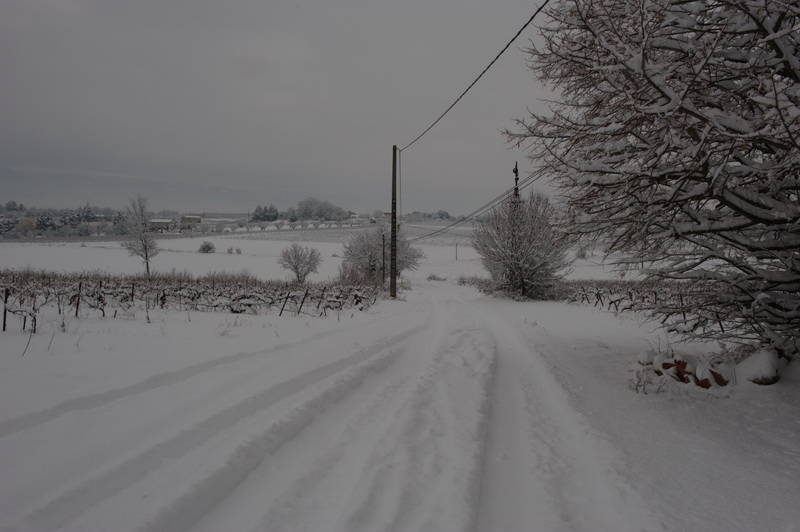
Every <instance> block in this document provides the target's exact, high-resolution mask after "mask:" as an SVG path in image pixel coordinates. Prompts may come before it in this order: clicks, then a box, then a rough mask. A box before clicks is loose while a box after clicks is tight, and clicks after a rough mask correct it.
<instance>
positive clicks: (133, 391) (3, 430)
mask: <svg viewBox="0 0 800 532" xmlns="http://www.w3.org/2000/svg"><path fill="white" fill-rule="evenodd" d="M392 317H393V318H396V316H392ZM386 319H389V317H381V318H378V319H377V320H376V321H378V322H379V321H383V320H386ZM365 326H366V325H365ZM351 329H352V328H349V329H347V330H344V331H342V330H335V331H327V332H321V333H317V334H314V335H312V336H310V337H308V338H304V339H303V340H300V341H297V342H288V343H285V344H280V345H276V346H274V347H271V348H269V349H265V350H263V351H255V352H251V353H236V354H234V355H226V356H223V357H220V358H215V359H213V360H208V361H206V362H200V363H198V364H192V365H191V366H186V367H184V368H181V369H178V370H174V371H165V372H162V373H158V374H156V375H153V376H151V377H148V378H146V379H144V380H142V381H139V382H136V383H133V384H130V385H128V386H123V387H120V388H115V389H112V390H106V391H104V392H100V393H95V394H91V395H84V396H81V397H75V398H73V399H69V400H67V401H64V402H61V403H59V404H57V405H54V406H52V407H50V408H47V409H44V410H39V411H36V412H30V413H28V414H23V415H21V416H18V417H15V418H12V419H7V420H5V421H0V438H3V437H5V436H9V435H11V434H15V433H17V432H20V431H23V430H27V429H30V428H33V427H37V426H39V425H41V424H43V423H47V422H48V421H51V420H53V419H56V418H59V417H61V416H63V415H65V414H69V413H70V412H75V411H78V410H89V409H92V408H98V407H101V406H104V405H107V404H109V403H112V402H114V401H117V400H119V399H122V398H125V397H130V396H133V395H138V394H141V393H145V392H148V391H150V390H154V389H156V388H161V387H164V386H170V385H173V384H176V383H178V382H181V381H184V380H187V379H190V378H192V377H194V376H196V375H200V374H203V373H206V372H209V371H212V370H214V369H217V368H219V367H221V366H226V365H229V364H235V363H237V362H241V361H244V360H249V359H252V358H255V357H259V356H265V355H270V354H273V353H278V352H281V351H285V350H287V349H291V348H295V347H298V346H301V345H304V344H310V343H313V342H317V341H320V340H323V339H325V338H328V337H331V336H337V335H344V334H350V333H351Z"/></svg>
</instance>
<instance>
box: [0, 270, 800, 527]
mask: <svg viewBox="0 0 800 532" xmlns="http://www.w3.org/2000/svg"><path fill="white" fill-rule="evenodd" d="M404 295H405V300H402V301H388V302H384V303H381V304H380V306H379V308H380V309H381V310H380V311H379V312H376V313H374V314H373V315H372V316H371V317H369V318H368V319H364V320H360V321H358V320H356V321H355V322H352V323H349V322H347V321H343V322H342V323H341V326H338V327H335V328H331V329H328V330H325V331H321V332H316V333H314V332H310V333H308V334H306V335H304V336H302V337H299V338H295V339H293V340H291V341H287V342H284V343H280V344H278V343H275V342H272V343H271V346H270V347H269V348H267V349H262V350H255V351H251V352H242V353H237V354H226V355H224V356H219V357H216V358H214V357H212V358H209V359H207V360H204V361H202V362H197V363H194V364H189V365H185V366H183V367H180V368H177V369H172V370H167V371H161V372H159V373H156V374H153V375H150V376H149V377H147V378H143V379H141V380H139V381H137V382H133V383H130V384H127V385H124V386H119V387H115V388H112V389H108V390H105V391H103V392H99V393H94V394H87V395H83V396H78V397H71V398H69V399H66V400H63V401H61V402H58V403H57V404H53V405H50V406H48V407H46V408H40V409H38V410H35V411H31V412H26V413H24V414H20V415H18V416H15V417H11V418H8V419H4V420H2V421H0V460H2V462H1V464H0V465H2V475H3V478H4V480H3V481H2V491H1V492H0V529H2V530H3V531H4V532H5V531H12V530H14V531H26V532H27V531H44V530H69V531H115V532H123V531H128V530H130V531H134V530H141V531H165V532H166V531H169V532H174V531H181V530H193V531H204V532H214V531H244V532H247V531H256V530H269V531H272V530H275V531H282V530H286V531H296V530H309V531H361V530H363V531H383V530H387V531H388V530H398V531H406V530H420V531H433V530H442V531H460V530H463V531H472V530H478V531H501V530H504V531H523V530H533V531H536V530H608V531H612V530H613V531H627V530H672V529H684V527H691V526H694V527H699V528H700V529H705V530H737V529H741V530H748V529H750V526H751V525H755V524H759V523H760V524H762V525H763V524H765V523H766V525H765V527H764V529H771V530H777V529H783V530H792V529H794V528H792V527H796V526H797V524H796V523H798V522H800V521H796V520H794V517H795V516H796V510H795V509H794V508H791V507H790V506H791V501H792V500H796V498H797V497H798V495H800V488H798V484H797V483H796V482H795V480H794V479H796V478H797V473H798V472H800V471H799V469H800V467H798V463H800V457H798V454H797V453H796V452H795V454H791V453H792V452H793V449H795V448H796V447H795V446H794V445H793V444H791V443H790V442H789V441H788V439H787V441H786V443H785V445H783V444H781V443H780V442H777V443H776V442H775V441H772V444H773V445H774V447H773V448H769V449H767V450H766V451H765V452H764V454H763V456H760V457H754V456H753V457H751V458H752V460H753V464H751V465H750V466H747V465H744V466H742V465H741V464H736V466H735V467H734V468H730V469H729V470H727V471H726V470H720V468H723V469H724V468H725V467H726V466H730V464H731V463H732V461H734V460H737V459H742V460H744V459H745V458H746V457H747V456H748V447H747V444H748V443H747V441H745V444H744V445H730V446H729V447H727V448H726V447H724V446H722V447H720V446H719V445H720V444H722V443H724V442H718V441H706V440H708V439H709V438H718V439H724V438H726V437H728V436H729V435H730V436H734V435H735V434H736V431H737V428H736V427H734V426H731V427H728V426H726V425H725V424H724V423H723V424H722V425H721V426H717V427H715V428H713V429H708V430H705V429H704V428H703V427H697V430H696V431H680V430H678V431H676V432H675V434H671V433H670V429H671V427H670V426H669V423H672V422H673V421H674V420H675V419H676V417H675V416H674V415H673V414H672V413H671V412H674V407H675V405H674V404H672V405H671V407H672V408H666V407H665V404H666V405H667V406H670V403H669V402H668V401H665V400H664V399H663V397H662V398H659V397H655V398H645V396H637V395H635V394H633V392H631V391H630V390H628V389H627V387H626V384H625V380H626V378H627V377H626V375H625V374H623V373H620V372H619V371H618V370H619V367H620V365H622V366H624V362H620V361H621V360H623V359H625V358H628V359H629V358H630V357H631V354H632V353H633V352H635V351H636V350H637V349H644V348H646V347H647V345H648V344H647V338H646V337H645V334H644V332H643V331H641V330H639V329H637V328H636V324H635V323H633V322H625V321H623V320H619V319H617V318H615V317H614V316H612V315H610V314H607V313H599V312H598V311H593V310H590V309H583V308H579V307H568V306H566V305H561V304H547V303H542V304H531V303H527V304H524V305H526V306H523V304H517V303H514V302H503V301H498V300H493V299H490V298H484V297H481V296H479V295H478V294H477V293H476V292H474V291H473V290H471V289H469V288H464V287H458V286H456V285H454V284H452V283H448V284H437V283H433V282H428V283H422V284H420V286H418V287H416V288H415V289H414V290H413V291H411V292H407V293H405V294H404ZM167 355H168V354H165V356H167ZM601 357H602V359H601ZM587 360H588V362H587ZM606 367H607V368H609V369H608V371H606V372H605V373H604V370H603V368H606ZM795 389H796V388H795ZM773 399H774V400H784V401H794V400H796V398H795V399H794V400H793V399H790V398H788V399H787V398H783V399H781V398H780V397H778V398H777V399H776V398H773ZM631 405H632V406H631ZM791 405H793V406H795V407H796V406H797V404H796V402H793V403H791V404H790V406H791ZM728 406H730V405H728ZM715 407H716V405H710V407H707V408H705V409H703V408H701V410H702V411H703V412H705V414H706V415H713V413H714V412H713V410H714V408H715ZM683 414H685V415H686V417H685V418H681V419H684V420H685V421H686V422H687V423H689V424H692V423H698V421H697V420H698V419H700V414H692V413H688V412H681V415H683ZM786 417H787V421H782V422H784V423H791V421H788V419H790V418H791V417H792V416H786ZM725 419H727V418H725ZM795 425H796V422H795ZM659 427H661V430H659ZM784 428H786V430H787V431H788V432H787V434H789V435H791V433H792V431H793V430H795V428H796V426H789V427H784ZM726 431H727V432H726ZM795 434H796V433H795ZM773 436H775V431H774V430H772V432H771V433H770V434H768V437H769V439H771V440H774V438H773ZM759 437H760V436H759ZM749 438H751V439H752V438H754V436H749ZM789 439H790V438H789ZM748 441H749V440H748ZM703 442H706V443H707V444H708V445H709V446H711V447H713V449H714V451H713V452H710V451H708V450H706V449H703V448H691V446H693V445H702V444H703ZM759 442H760V440H753V445H756V444H760V443H759ZM676 444H681V445H683V446H688V447H689V448H688V449H687V448H682V449H678V450H677V451H676V450H675V449H673V450H672V451H669V452H670V453H671V454H670V456H669V460H665V461H663V462H659V461H658V456H657V454H658V453H659V452H661V451H663V450H668V449H671V448H672V447H673V446H674V445H676ZM653 453H656V455H655V456H654V455H653ZM697 453H700V456H701V457H702V459H701V460H699V461H695V462H693V458H692V456H695V455H696V454H697ZM781 453H786V454H785V456H783V462H782V464H780V463H778V460H779V459H780V457H781ZM676 454H677V456H679V457H681V458H682V459H683V460H684V462H683V463H674V462H673V463H671V460H673V459H674V457H675V456H676ZM773 459H775V463H773V462H772V461H771V460H773ZM698 465H699V469H700V472H701V473H702V474H701V475H699V476H698V478H697V479H694V478H693V477H692V476H691V475H692V471H696V470H697V469H698ZM765 467H768V468H770V470H769V471H767V472H766V473H765V472H764V471H763V469H764V468H765ZM709 473H714V474H715V475H717V478H716V479H715V481H711V480H709V479H708V478H707V477H706V474H709ZM668 474H672V475H674V476H673V477H671V478H670V479H668V481H669V484H668V485H666V486H663V485H660V484H659V478H661V479H663V477H664V475H668ZM754 475H755V476H757V477H759V478H762V479H763V478H764V476H765V475H768V482H767V485H768V486H769V487H768V488H766V489H768V490H769V492H768V493H766V494H763V495H757V496H752V494H751V495H748V494H747V491H746V489H747V488H746V486H747V484H749V485H750V486H752V482H754V481H755V482H756V484H757V487H760V488H764V486H760V485H759V484H758V482H759V478H755V479H754V478H753V476H754ZM742 476H744V478H742ZM765 480H766V479H765ZM704 481H705V482H706V484H704V483H703V482H704ZM720 482H722V483H724V486H725V488H724V490H725V494H727V497H728V499H727V501H728V502H727V503H724V504H723V505H722V507H720V506H719V505H717V507H716V508H717V510H718V511H720V512H722V514H724V515H708V514H707V513H705V512H707V511H708V509H709V508H712V509H713V508H714V505H715V501H716V499H717V498H722V496H723V495H725V494H722V495H720V496H717V495H715V494H713V493H709V489H710V490H711V491H712V492H713V489H714V487H715V486H719V485H720ZM738 490H742V491H741V492H739V491H738ZM702 497H709V498H711V501H710V502H709V503H708V504H704V503H703V502H702V501H700V500H699V499H700V498H702ZM767 501H768V502H767ZM751 503H752V504H753V506H751V507H750V508H747V506H748V505H749V504H751ZM764 504H770V505H774V507H776V508H782V510H781V511H779V512H777V513H775V512H772V514H771V515H763V516H760V515H759V513H760V512H764V510H765V508H764V507H763V505H764ZM743 506H744V507H743ZM673 507H674V509H675V511H673ZM787 507H789V508H788V509H787ZM737 512H738V513H737ZM748 519H749V520H748Z"/></svg>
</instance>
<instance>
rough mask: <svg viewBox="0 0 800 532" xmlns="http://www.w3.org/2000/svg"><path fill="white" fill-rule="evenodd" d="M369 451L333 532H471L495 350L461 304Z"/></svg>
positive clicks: (451, 308)
mask: <svg viewBox="0 0 800 532" xmlns="http://www.w3.org/2000/svg"><path fill="white" fill-rule="evenodd" d="M447 307H448V308H447V314H448V316H447V319H448V324H447V327H446V329H445V331H444V334H443V335H442V336H441V338H440V340H439V342H438V345H436V346H435V347H434V348H433V350H432V353H433V356H432V358H431V361H430V364H429V365H428V366H427V367H426V368H425V370H424V371H423V372H422V373H421V375H420V376H419V377H418V378H417V380H416V383H415V386H414V387H413V389H412V391H411V395H410V397H408V398H407V399H406V401H405V402H404V403H403V404H401V405H400V408H398V410H397V411H396V413H395V415H394V419H395V422H394V423H393V424H392V425H391V426H390V427H389V428H388V430H387V431H386V432H385V433H384V434H383V436H382V437H381V438H380V440H379V441H378V442H377V445H375V446H374V450H373V451H372V453H371V454H370V456H369V458H368V460H367V462H366V464H365V466H364V469H363V471H362V473H361V482H360V483H359V484H358V485H357V486H356V487H355V490H354V494H355V496H354V497H353V499H352V501H351V504H350V505H349V508H347V509H346V511H345V512H344V514H343V519H342V521H341V523H342V526H341V527H340V528H338V530H348V531H349V530H382V531H399V530H420V531H427V530H448V531H459V530H461V531H467V530H472V529H473V526H474V522H475V517H476V512H477V507H478V499H479V496H480V484H481V482H480V479H481V474H482V467H483V454H484V445H485V435H486V429H487V422H488V414H489V402H490V391H491V387H492V382H493V380H494V372H495V365H496V350H495V346H494V344H493V342H492V341H491V339H490V338H487V336H486V334H485V332H484V331H483V328H482V327H481V326H480V324H479V320H476V319H475V315H474V313H473V312H472V311H470V309H469V308H467V307H464V306H463V305H462V302H461V301H457V300H456V301H453V300H450V301H448V302H447Z"/></svg>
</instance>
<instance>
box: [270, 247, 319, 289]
mask: <svg viewBox="0 0 800 532" xmlns="http://www.w3.org/2000/svg"><path fill="white" fill-rule="evenodd" d="M321 263H322V254H321V253H320V252H319V250H317V249H314V248H312V247H305V246H301V245H300V244H298V243H297V242H295V243H293V244H292V245H291V246H290V247H288V248H284V249H282V250H281V254H280V256H279V257H278V264H280V265H281V266H283V267H284V268H285V269H287V270H289V271H290V272H292V273H293V274H294V275H295V277H297V282H298V283H300V284H303V283H304V282H306V277H308V274H310V273H316V272H317V271H319V265H320V264H321Z"/></svg>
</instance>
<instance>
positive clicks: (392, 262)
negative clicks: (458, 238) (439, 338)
mask: <svg viewBox="0 0 800 532" xmlns="http://www.w3.org/2000/svg"><path fill="white" fill-rule="evenodd" d="M389 246H390V248H389V249H390V253H391V257H390V259H389V296H391V297H397V146H392V236H391V243H390V244H389Z"/></svg>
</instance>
